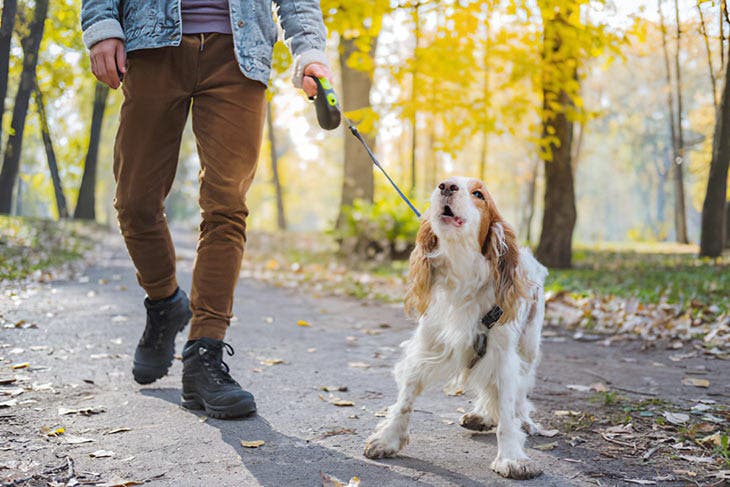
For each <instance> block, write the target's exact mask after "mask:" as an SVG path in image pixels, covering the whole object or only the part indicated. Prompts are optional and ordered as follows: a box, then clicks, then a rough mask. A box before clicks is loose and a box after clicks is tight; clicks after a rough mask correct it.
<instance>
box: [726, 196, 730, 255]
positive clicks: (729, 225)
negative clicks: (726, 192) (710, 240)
mask: <svg viewBox="0 0 730 487" xmlns="http://www.w3.org/2000/svg"><path fill="white" fill-rule="evenodd" d="M725 248H726V249H730V201H728V202H726V203H725Z"/></svg>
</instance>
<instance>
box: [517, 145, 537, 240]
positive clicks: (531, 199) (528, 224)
mask: <svg viewBox="0 0 730 487" xmlns="http://www.w3.org/2000/svg"><path fill="white" fill-rule="evenodd" d="M530 165H531V167H530V176H529V178H530V179H529V180H528V181H527V184H526V187H527V191H526V192H525V204H524V205H523V207H522V221H521V222H520V234H521V237H522V240H523V241H524V242H525V243H526V244H527V245H528V246H529V245H530V244H531V243H532V218H533V217H534V216H535V191H536V190H537V172H538V168H539V167H540V160H539V159H535V160H534V161H531V162H530Z"/></svg>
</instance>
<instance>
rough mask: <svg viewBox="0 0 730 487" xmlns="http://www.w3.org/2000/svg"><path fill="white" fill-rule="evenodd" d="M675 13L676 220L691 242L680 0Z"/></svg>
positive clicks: (684, 240)
mask: <svg viewBox="0 0 730 487" xmlns="http://www.w3.org/2000/svg"><path fill="white" fill-rule="evenodd" d="M674 14H675V19H676V22H677V38H676V41H677V48H676V50H675V53H674V72H675V78H676V81H677V156H676V158H675V163H674V164H673V165H672V169H673V174H674V221H675V226H676V228H677V242H679V243H685V244H686V243H689V238H688V237H687V216H686V209H685V201H684V200H685V198H684V158H685V147H684V129H683V128H682V118H683V114H682V71H681V69H680V67H679V48H680V41H681V36H682V29H681V28H680V25H679V0H674Z"/></svg>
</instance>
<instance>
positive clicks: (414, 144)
mask: <svg viewBox="0 0 730 487" xmlns="http://www.w3.org/2000/svg"><path fill="white" fill-rule="evenodd" d="M420 6H421V4H420V3H418V2H417V3H416V4H415V5H414V7H413V16H414V19H413V22H414V27H415V31H414V34H413V35H414V38H415V46H414V48H413V60H414V62H413V72H412V73H411V108H412V109H413V114H412V115H411V190H410V196H411V197H413V196H414V195H415V194H416V182H417V181H416V153H417V150H418V132H417V122H418V110H416V108H415V106H416V98H417V94H418V92H419V88H418V55H419V53H418V45H419V44H420V42H421V17H420V11H419V8H420Z"/></svg>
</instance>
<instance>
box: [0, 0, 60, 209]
mask: <svg viewBox="0 0 730 487" xmlns="http://www.w3.org/2000/svg"><path fill="white" fill-rule="evenodd" d="M47 14H48V0H37V1H36V3H35V11H34V13H33V20H32V21H31V23H30V26H29V31H28V35H27V36H26V37H24V38H23V40H22V41H21V45H22V47H23V71H22V72H21V74H20V84H19V85H18V91H17V93H16V95H15V105H14V106H13V120H12V122H11V123H10V127H11V134H10V137H8V145H7V147H6V149H5V157H4V160H3V169H2V172H0V213H4V214H9V213H10V210H11V209H12V200H13V188H14V187H15V181H16V180H17V179H18V173H19V172H20V154H21V151H22V149H23V132H24V130H25V118H26V116H27V114H28V103H29V101H30V94H31V92H32V91H33V87H34V86H35V71H36V65H37V64H38V51H39V48H40V45H41V40H42V39H43V26H44V23H45V20H46V15H47Z"/></svg>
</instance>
